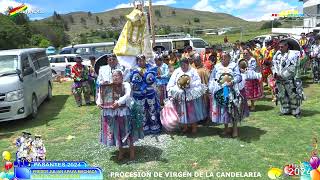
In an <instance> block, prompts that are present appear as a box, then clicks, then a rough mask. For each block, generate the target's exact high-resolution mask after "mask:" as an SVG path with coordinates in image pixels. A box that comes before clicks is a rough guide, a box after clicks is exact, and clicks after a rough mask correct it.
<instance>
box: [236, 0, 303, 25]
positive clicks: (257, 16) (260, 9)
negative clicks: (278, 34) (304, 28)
mask: <svg viewBox="0 0 320 180" xmlns="http://www.w3.org/2000/svg"><path fill="white" fill-rule="evenodd" d="M293 9H298V8H297V7H295V6H292V5H290V4H289V3H286V2H283V1H280V0H276V1H273V2H272V3H270V2H268V1H267V0H261V1H260V2H259V3H258V4H257V6H256V7H255V8H253V9H250V13H248V12H246V13H245V14H242V15H240V16H239V17H240V18H242V19H245V20H247V21H262V20H272V19H273V17H272V14H276V13H280V12H281V11H283V10H293Z"/></svg>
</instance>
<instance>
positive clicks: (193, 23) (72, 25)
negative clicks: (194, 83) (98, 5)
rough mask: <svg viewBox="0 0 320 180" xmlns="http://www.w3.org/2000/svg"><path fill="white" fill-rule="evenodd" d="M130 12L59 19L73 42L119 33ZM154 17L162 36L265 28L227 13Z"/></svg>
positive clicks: (163, 10)
mask: <svg viewBox="0 0 320 180" xmlns="http://www.w3.org/2000/svg"><path fill="white" fill-rule="evenodd" d="M131 11H132V8H123V9H115V10H110V11H107V12H101V13H91V12H73V13H69V14H64V15H59V17H58V18H61V19H63V21H64V22H65V24H66V30H67V34H68V35H70V37H71V38H70V39H71V40H72V39H74V38H77V37H79V36H80V34H82V33H90V32H93V31H108V30H119V31H120V30H121V29H122V27H123V25H124V24H125V22H126V21H125V18H124V16H125V15H127V14H128V13H130V12H131ZM153 14H154V20H155V26H156V30H157V32H161V28H163V29H166V30H167V29H168V28H169V30H170V31H174V32H181V31H184V32H189V33H192V32H193V30H194V29H203V28H223V27H239V26H242V27H243V28H244V29H245V30H248V31H255V30H257V29H259V28H260V27H261V25H262V22H248V21H245V20H243V19H240V18H238V17H234V16H232V15H229V14H225V13H211V12H203V11H195V10H191V9H179V8H172V7H168V6H155V7H154V9H153ZM54 18H56V17H54V16H52V17H50V18H47V19H44V20H42V21H51V20H53V19H54ZM159 30H160V31H159ZM166 30H164V32H166Z"/></svg>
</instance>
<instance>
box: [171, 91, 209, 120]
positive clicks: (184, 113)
mask: <svg viewBox="0 0 320 180" xmlns="http://www.w3.org/2000/svg"><path fill="white" fill-rule="evenodd" d="M175 107H176V108H177V112H178V115H179V117H180V123H181V124H193V123H196V122H199V121H201V120H203V119H205V118H206V117H207V115H206V114H207V113H208V112H207V111H206V110H205V109H206V108H207V107H205V103H204V102H203V96H202V97H200V98H197V99H195V100H192V101H187V102H175Z"/></svg>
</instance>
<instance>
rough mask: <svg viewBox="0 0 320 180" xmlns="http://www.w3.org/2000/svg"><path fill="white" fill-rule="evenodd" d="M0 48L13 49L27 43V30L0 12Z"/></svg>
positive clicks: (24, 45)
mask: <svg viewBox="0 0 320 180" xmlns="http://www.w3.org/2000/svg"><path fill="white" fill-rule="evenodd" d="M0 24H1V25H0V49H1V50H3V49H15V48H22V47H26V46H27V44H28V43H29V39H28V36H27V32H25V28H24V27H23V26H19V25H17V24H15V22H13V20H12V19H11V18H10V17H8V16H5V15H2V14H0Z"/></svg>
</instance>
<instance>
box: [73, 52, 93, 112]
mask: <svg viewBox="0 0 320 180" xmlns="http://www.w3.org/2000/svg"><path fill="white" fill-rule="evenodd" d="M71 77H72V78H73V80H74V83H73V85H72V94H73V95H74V98H75V100H76V103H77V105H78V107H80V106H82V93H83V95H84V99H85V103H86V105H90V85H89V82H88V79H89V69H88V67H87V66H85V65H83V64H82V59H81V57H80V56H79V57H76V64H75V65H74V66H72V69H71Z"/></svg>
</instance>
